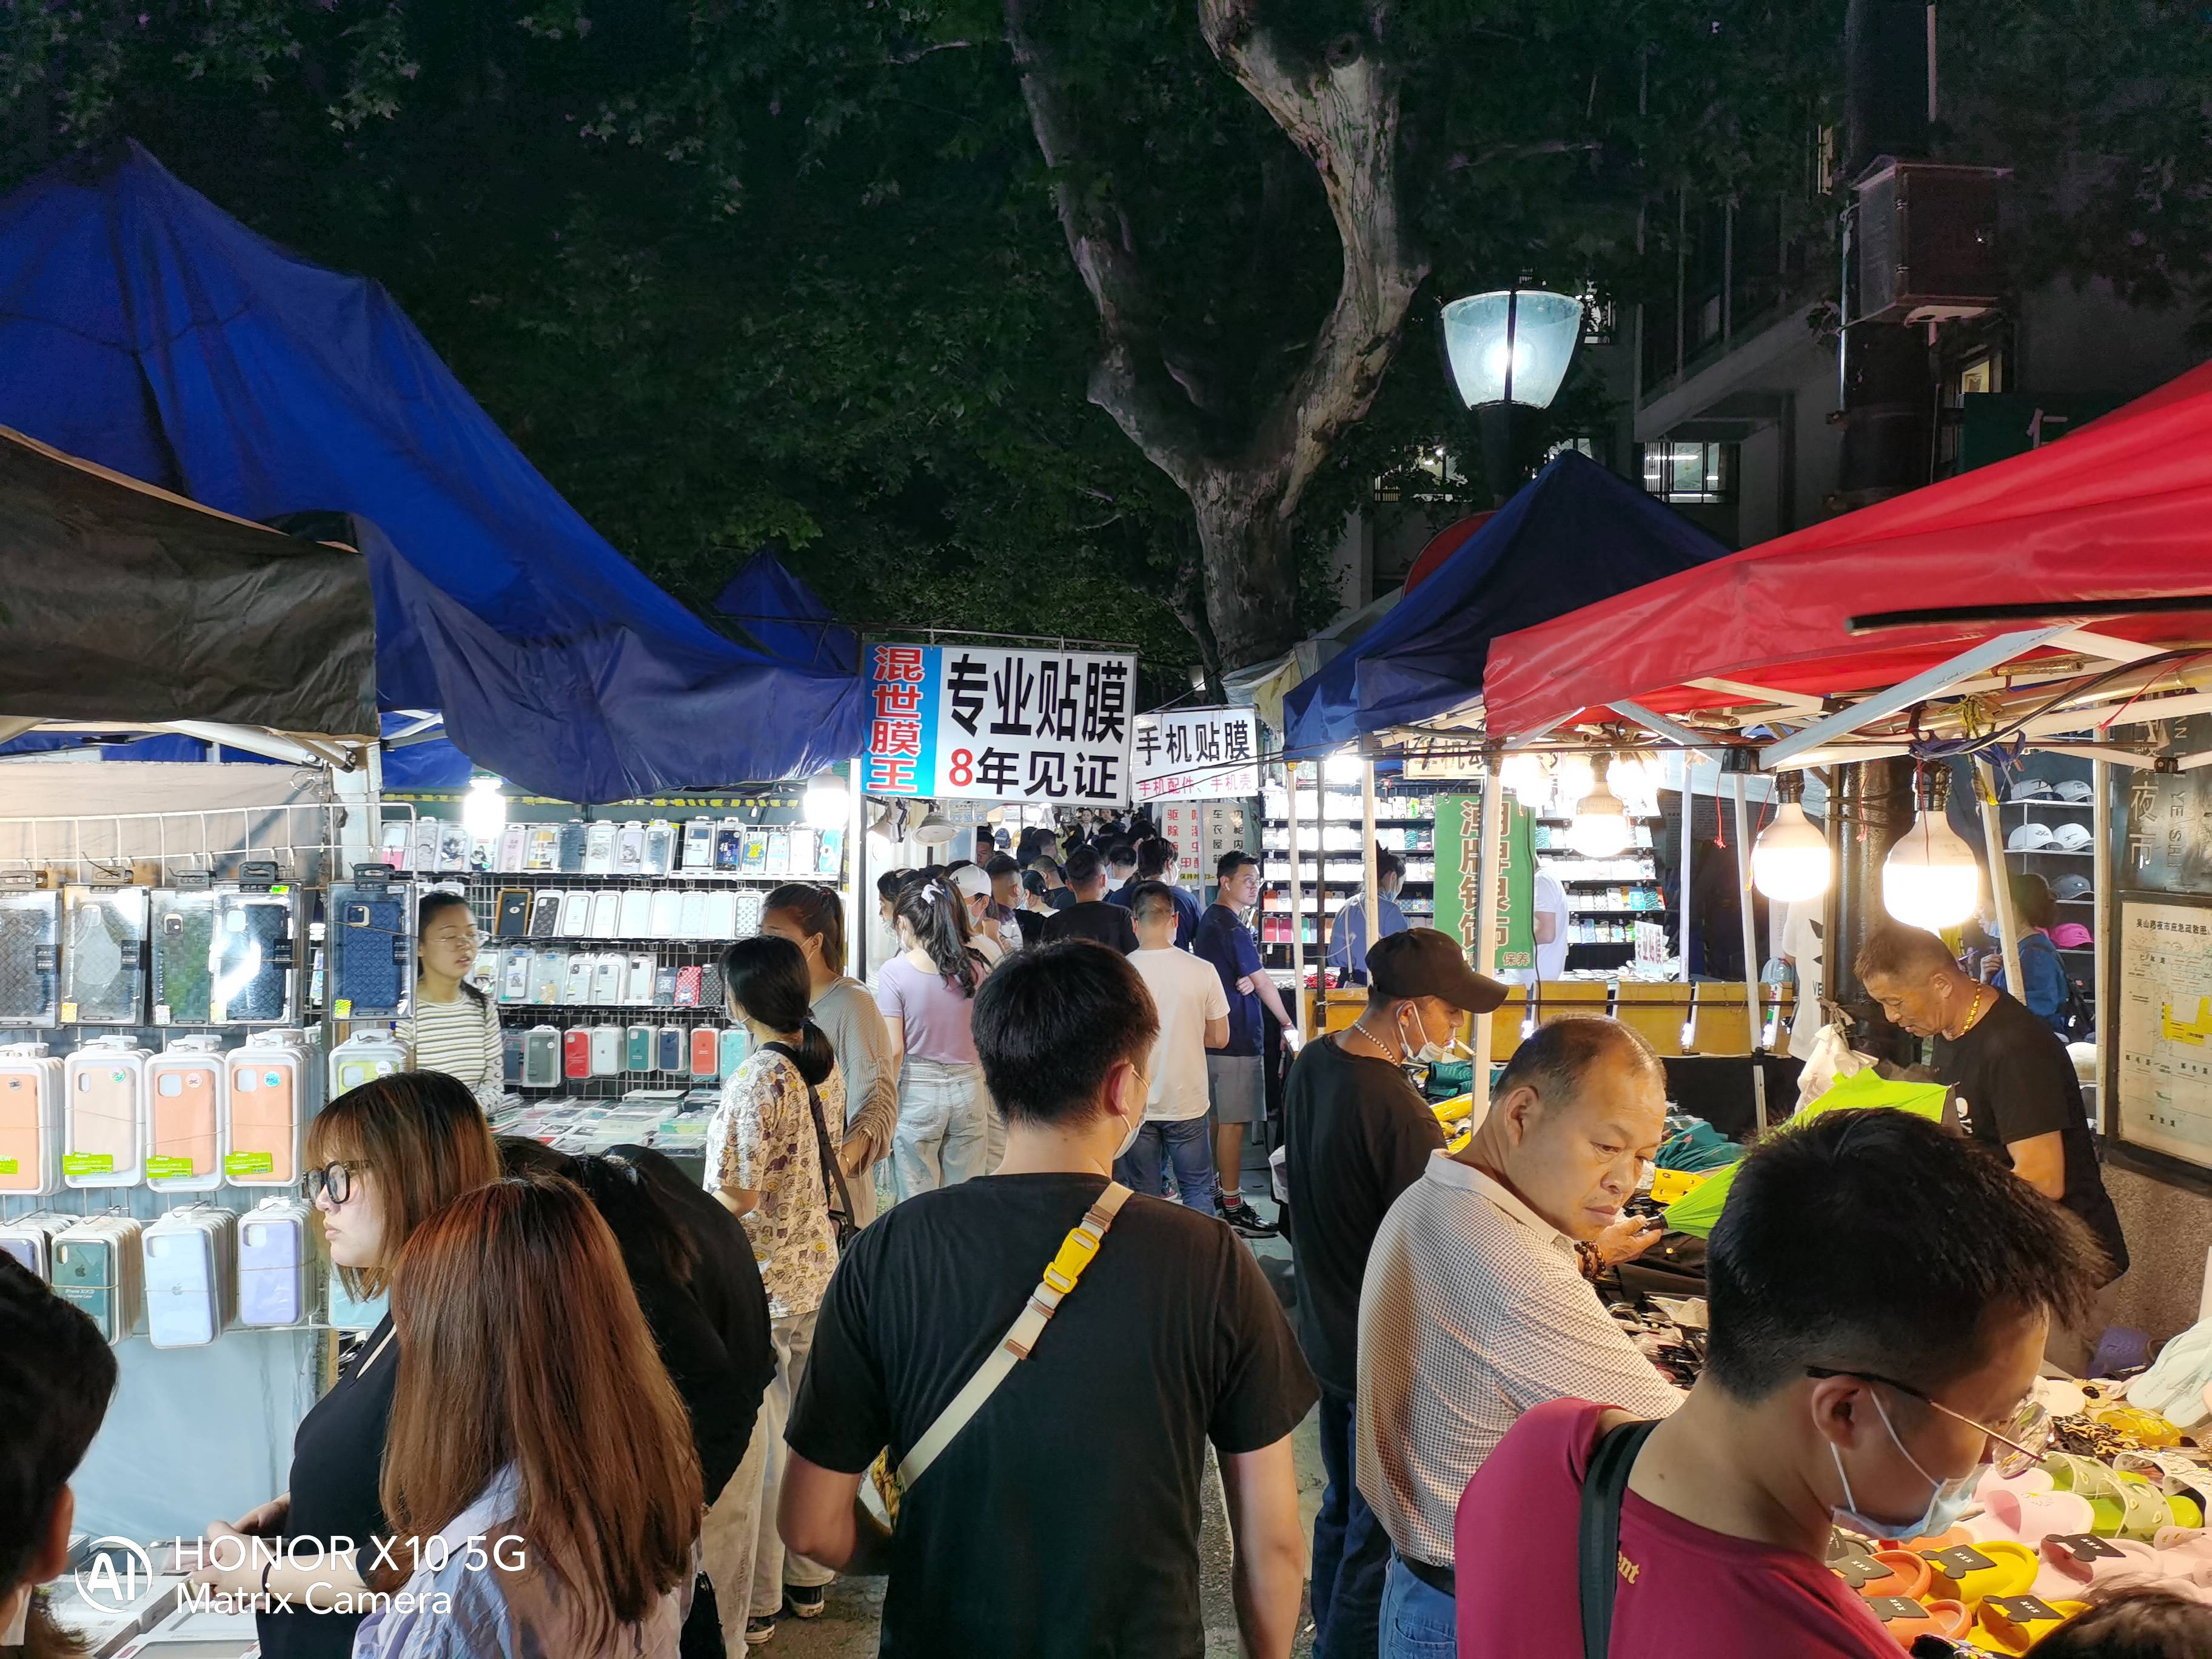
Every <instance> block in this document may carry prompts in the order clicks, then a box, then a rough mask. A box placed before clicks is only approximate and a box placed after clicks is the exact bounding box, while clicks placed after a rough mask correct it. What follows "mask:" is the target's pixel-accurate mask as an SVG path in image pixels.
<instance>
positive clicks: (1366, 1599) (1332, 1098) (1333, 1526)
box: [1283, 927, 1505, 1659]
mask: <svg viewBox="0 0 2212 1659" xmlns="http://www.w3.org/2000/svg"><path fill="white" fill-rule="evenodd" d="M1367 970H1368V987H1367V1007H1366V1010H1365V1011H1364V1012H1363V1013H1362V1014H1361V1015H1360V1016H1359V1018H1358V1019H1357V1020H1356V1021H1354V1022H1353V1023H1352V1024H1351V1025H1350V1026H1348V1027H1346V1029H1345V1030H1341V1031H1339V1032H1337V1033H1336V1034H1335V1035H1334V1036H1331V1037H1329V1038H1328V1040H1327V1041H1325V1042H1315V1043H1310V1044H1309V1045H1307V1047H1306V1049H1305V1051H1304V1053H1303V1054H1300V1055H1299V1056H1298V1059H1297V1064H1296V1065H1294V1066H1292V1067H1291V1076H1290V1082H1289V1084H1288V1085H1287V1086H1286V1088H1285V1091H1284V1097H1283V1131H1284V1142H1285V1146H1286V1147H1287V1149H1288V1150H1287V1152H1286V1153H1285V1163H1286V1164H1287V1165H1288V1169H1287V1174H1288V1176H1289V1179H1290V1188H1291V1203H1290V1209H1289V1211H1288V1212H1287V1213H1288V1214H1289V1217H1290V1231H1291V1249H1292V1251H1293V1253H1294V1255H1296V1257H1297V1297H1298V1300H1297V1316H1298V1340H1299V1343H1300V1345H1301V1346H1304V1349H1305V1352H1306V1363H1307V1364H1310V1365H1311V1366H1312V1367H1313V1371H1314V1376H1316V1379H1318V1380H1319V1382H1320V1383H1321V1387H1322V1397H1321V1448H1322V1463H1323V1465H1324V1466H1325V1468H1327V1470H1328V1490H1327V1491H1326V1492H1324V1493H1323V1494H1322V1506H1321V1513H1320V1514H1319V1515H1318V1516H1316V1517H1315V1520H1314V1547H1313V1614H1314V1626H1315V1631H1314V1653H1315V1654H1316V1659H1334V1656H1337V1655H1346V1654H1355V1653H1356V1654H1359V1655H1362V1656H1371V1655H1372V1654H1373V1653H1374V1652H1375V1651H1376V1616H1377V1613H1378V1611H1379V1609H1380V1607H1381V1605H1382V1597H1383V1572H1384V1570H1385V1569H1386V1568H1387V1567H1388V1565H1389V1559H1390V1541H1389V1537H1388V1535H1387V1534H1384V1533H1383V1529H1382V1528H1381V1527H1380V1526H1378V1525H1377V1524H1376V1520H1375V1517H1374V1516H1373V1515H1372V1514H1371V1513H1370V1510H1369V1509H1368V1506H1367V1504H1366V1503H1365V1501H1364V1499H1363V1498H1361V1497H1360V1495H1359V1489H1358V1486H1357V1485H1356V1484H1355V1483H1354V1480H1353V1468H1352V1427H1353V1409H1352V1402H1353V1393H1354V1389H1355V1388H1356V1386H1357V1383H1358V1369H1359V1364H1358V1360H1359V1285H1360V1279H1361V1277H1362V1276H1363V1275H1364V1273H1365V1272H1366V1270H1367V1253H1368V1250H1369V1249H1370V1246H1372V1245H1373V1243H1374V1242H1375V1232H1376V1228H1378V1227H1380V1226H1381V1225H1382V1224H1383V1215H1384V1214H1385V1212H1388V1211H1389V1207H1390V1206H1391V1204H1392V1203H1393V1202H1394V1201H1395V1200H1396V1198H1397V1196H1398V1194H1401V1193H1402V1192H1404V1191H1405V1190H1406V1188H1408V1187H1410V1186H1412V1185H1413V1182H1416V1181H1418V1180H1419V1179H1420V1176H1421V1171H1422V1170H1423V1169H1425V1167H1426V1166H1427V1164H1428V1161H1429V1154H1430V1153H1431V1152H1438V1151H1441V1150H1442V1149H1443V1145H1444V1136H1443V1129H1442V1128H1441V1127H1438V1125H1437V1120H1436V1115H1435V1114H1434V1113H1433V1112H1431V1110H1430V1109H1429V1108H1428V1106H1427V1104H1426V1103H1425V1102H1424V1101H1423V1100H1422V1099H1421V1097H1420V1096H1419V1095H1418V1094H1416V1093H1415V1092H1414V1091H1413V1085H1412V1084H1410V1083H1408V1082H1407V1079H1406V1073H1405V1072H1404V1071H1403V1070H1402V1069H1401V1067H1403V1066H1407V1065H1409V1064H1411V1063H1413V1062H1415V1061H1417V1060H1424V1059H1426V1060H1434V1059H1436V1058H1437V1057H1438V1054H1439V1051H1441V1050H1442V1049H1443V1048H1445V1046H1446V1045H1448V1044H1449V1043H1450V1042H1451V1041H1452V1039H1453V1036H1454V1034H1455V1032H1456V1031H1457V1030H1458V1028H1459V1024H1460V1021H1461V1019H1462V1017H1463V1016H1464V1015H1466V1014H1469V1013H1477V1014H1486V1013H1488V1012H1490V1011H1491V1010H1492V1009H1493V1008H1495V1007H1497V1006H1498V1005H1499V1004H1500V1003H1502V1002H1503V1001H1504V1000H1505V987H1504V986H1502V985H1499V984H1498V983H1496V982H1495V981H1492V980H1488V979H1485V978H1484V977H1483V976H1482V975H1480V974H1478V973H1476V972H1475V971H1474V969H1471V968H1469V967H1468V965H1467V957H1466V956H1465V955H1464V953H1462V951H1461V949H1460V947H1459V945H1458V943H1457V942H1456V941H1455V940H1454V939H1452V938H1451V937H1450V936H1449V934H1446V933H1438V932H1437V930H1436V929H1435V928H1433V927H1410V928H1407V930H1406V931H1405V932H1404V933H1391V934H1389V935H1387V936H1385V937H1384V938H1383V939H1379V940H1377V941H1376V945H1375V947H1374V948H1373V949H1372V950H1371V951H1369V952H1368V955H1367Z"/></svg>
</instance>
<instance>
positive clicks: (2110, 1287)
mask: <svg viewBox="0 0 2212 1659" xmlns="http://www.w3.org/2000/svg"><path fill="white" fill-rule="evenodd" d="M1857 967H1858V975H1859V980H1860V981H1861V982H1862V983H1863V984H1864V985H1865V987H1866V988H1867V994H1868V995H1869V996H1871V997H1872V998H1874V1000H1875V1001H1877V1002H1879V1003H1880V1004H1881V1011H1882V1012H1883V1014H1884V1015H1886V1016H1887V1018H1889V1019H1890V1020H1891V1022H1892V1023H1893V1024H1898V1025H1901V1026H1903V1027H1904V1028H1905V1030H1908V1031H1910V1032H1911V1033H1912V1035H1913V1036H1917V1037H1930V1036H1932V1037H1933V1038H1935V1040H1936V1041H1935V1070H1936V1078H1937V1079H1938V1080H1939V1081H1941V1082H1942V1083H1943V1084H1945V1085H1948V1087H1949V1088H1950V1089H1951V1090H1952V1091H1953V1093H1954V1097H1955V1098H1956V1099H1957V1101H1958V1106H1959V1117H1960V1123H1961V1125H1962V1126H1963V1127H1965V1128H1966V1133H1969V1134H1971V1135H1972V1136H1973V1137H1974V1139H1977V1140H1978V1141H1981V1142H1982V1143H1984V1145H1986V1146H1990V1147H1991V1148H1993V1149H1996V1150H1998V1151H2000V1152H2002V1154H2003V1155H2004V1157H2005V1158H2006V1159H2007V1160H2008V1162H2009V1163H2010V1164H2011V1165H2012V1169H2013V1173H2014V1174H2015V1175H2017V1176H2020V1178H2021V1180H2023V1181H2025V1182H2027V1183H2028V1185H2030V1186H2031V1187H2033V1188H2035V1189H2036V1191H2038V1192H2039V1193H2041V1194H2043V1195H2044V1196H2045V1198H2050V1199H2055V1200H2057V1202H2058V1203H2060V1204H2062V1205H2063V1206H2065V1207H2066V1208H2068V1209H2069V1210H2071V1211H2073V1212H2074V1213H2075V1214H2076V1215H2078V1216H2080V1217H2081V1219H2082V1220H2083V1221H2085V1222H2087V1224H2088V1226H2089V1231H2091V1232H2093V1234H2095V1235H2096V1238H2097V1243H2099V1244H2100V1246H2101V1247H2102V1248H2103V1249H2104V1252H2105V1254H2106V1255H2107V1256H2108V1257H2109V1258H2111V1262H2112V1269H2111V1272H2110V1273H2108V1274H2107V1275H2106V1279H2105V1282H2104V1285H2103V1288H2102V1289H2101V1290H2100V1291H2099V1293H2098V1306H2097V1309H2096V1310H2095V1311H2094V1312H2093V1315H2092V1317H2091V1319H2090V1321H2089V1324H2088V1326H2087V1327H2085V1328H2081V1329H2078V1330H2060V1329H2058V1328H2056V1327H2053V1328H2052V1330H2051V1344H2050V1347H2049V1350H2048V1354H2049V1358H2051V1360H2052V1362H2053V1363H2055V1364H2060V1365H2063V1366H2064V1367H2065V1368H2066V1369H2067V1370H2069V1371H2072V1372H2074V1373H2075V1375H2077V1376H2080V1375H2085V1374H2086V1373H2087V1368H2088V1365H2089V1362H2090V1359H2091V1358H2092V1357H2093V1353H2094V1351H2095V1346H2096V1343H2097V1340H2098V1339H2099V1338H2100V1336H2102V1335H2103V1334H2104V1330H2103V1327H2104V1323H2105V1321H2106V1316H2109V1314H2110V1313H2111V1310H2112V1304H2113V1300H2114V1297H2115V1290H2114V1281H2116V1280H2117V1279H2118V1278H2119V1276H2120V1275H2121V1274H2122V1273H2125V1272H2126V1271H2127V1267H2128V1246H2127V1241H2126V1239H2125V1238H2124V1237H2122V1236H2121V1233H2120V1218H2119V1214H2118V1212H2117V1211H2115V1210H2114V1209H2113V1208H2112V1199H2111V1197H2110V1196H2109V1195H2108V1194H2106V1191H2105V1178H2104V1176H2103V1174H2102V1173H2101V1172H2100V1170H2099V1169H2098V1167H2097V1146H2096V1142H2095V1141H2094V1140H2093V1139H2092V1138H2091V1136H2090V1133H2089V1118H2088V1114H2087V1111H2086V1110H2085V1109H2083V1107H2082V1103H2081V1082H2080V1080H2079V1079H2077V1078H2076V1077H2075V1073H2074V1062H2073V1060H2072V1059H2071V1057H2070V1056H2069V1055H2068V1054H2067V1052H2066V1048H2065V1045H2064V1044H2063V1043H2062V1042H2059V1040H2058V1038H2057V1036H2056V1035H2055V1034H2054V1033H2053V1032H2052V1031H2051V1028H2050V1027H2049V1026H2047V1025H2045V1024H2044V1023H2043V1022H2042V1021H2041V1020H2039V1019H2038V1018H2036V1017H2035V1016H2034V1015H2033V1014H2032V1013H2030V1012H2028V1011H2027V1007H2026V1006H2024V1005H2023V1004H2021V1003H2020V1002H2017V1001H2015V1000H2014V999H2013V998H2011V997H2009V996H2008V995H2007V994H2005V993H2004V992H2002V991H2000V990H1998V989H1997V988H1996V987H1994V986H1990V985H1983V984H1980V983H1978V982H1977V981H1975V980H1974V979H1973V978H1972V977H1971V976H1970V975H1967V974H1966V973H1965V972H1964V971H1962V970H1961V969H1960V966H1959V962H1958V958H1957V957H1954V956H1953V955H1952V954H1951V951H1950V949H1949V947H1948V946H1947V945H1945V944H1944V943H1943V941H1942V939H1938V938H1936V935H1935V934H1933V933H1927V932H1925V931H1923V929H1921V928H1918V927H1897V926H1891V927H1884V928H1882V929H1881V930H1880V931H1879V932H1877V933H1875V935H1874V936H1873V937H1872V938H1871V939H1869V940H1868V941H1867V942H1866V944H1865V945H1864V946H1863V948H1862V949H1861V950H1860V951H1859V954H1858V963H1857Z"/></svg>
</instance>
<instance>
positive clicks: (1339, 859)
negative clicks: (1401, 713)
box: [1258, 776, 1465, 968]
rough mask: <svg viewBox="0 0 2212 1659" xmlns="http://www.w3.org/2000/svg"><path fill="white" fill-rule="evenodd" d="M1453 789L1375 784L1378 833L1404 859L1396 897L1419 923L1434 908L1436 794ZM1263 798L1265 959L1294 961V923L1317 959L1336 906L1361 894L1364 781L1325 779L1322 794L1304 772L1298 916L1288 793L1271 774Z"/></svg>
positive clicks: (1426, 922)
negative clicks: (1294, 909) (1361, 788)
mask: <svg viewBox="0 0 2212 1659" xmlns="http://www.w3.org/2000/svg"><path fill="white" fill-rule="evenodd" d="M1461 787H1462V788H1463V787H1465V786H1461ZM1447 793H1451V787H1449V786H1437V785H1432V784H1424V783H1407V782H1401V781H1395V780H1393V781H1389V784H1388V785H1387V787H1385V786H1382V785H1379V784H1378V787H1377V789H1376V796H1375V840H1376V844H1377V845H1379V846H1381V847H1383V848H1386V849H1388V850H1389V851H1391V852H1395V853H1396V854H1399V855H1400V856H1401V858H1403V859H1404V860H1406V881H1405V885H1404V886H1403V887H1401V889H1400V890H1399V893H1398V898H1397V904H1398V908H1399V909H1401V910H1402V911H1403V912H1405V915H1406V920H1407V922H1409V923H1410V924H1412V925H1413V927H1428V926H1430V925H1431V923H1432V922H1433V921H1434V919H1435V916H1436V908H1437V907H1436V897H1435V891H1436V875H1437V855H1436V846H1437V838H1436V831H1437V823H1436V811H1437V809H1436V797H1437V796H1438V795H1441V794H1447ZM1260 802H1261V824H1260V878H1261V880H1260V917H1259V925H1258V931H1259V934H1260V949H1261V959H1262V960H1263V961H1265V962H1266V963H1267V965H1268V966H1269V967H1271V968H1288V967H1289V966H1290V964H1291V929H1292V927H1298V928H1300V929H1302V930H1303V932H1304V944H1305V947H1306V953H1307V960H1308V963H1316V962H1318V961H1319V960H1321V957H1322V955H1324V954H1325V953H1326V952H1327V950H1328V932H1329V929H1330V928H1331V927H1333V926H1334V924H1335V921H1336V913H1337V912H1338V911H1340V910H1341V909H1342V908H1344V907H1345V906H1346V904H1348V903H1350V902H1352V901H1353V900H1355V899H1357V898H1358V896H1359V895H1360V890H1361V888H1362V886H1363V885H1364V882H1365V880H1366V854H1365V851H1364V848H1363V847H1362V846H1361V841H1362V824H1363V823H1364V818H1363V815H1362V809H1361V805H1360V791H1359V786H1358V783H1356V782H1352V783H1341V782H1331V781H1327V780H1326V779H1324V780H1323V781H1322V787H1321V790H1320V793H1319V794H1318V795H1316V792H1315V790H1314V787H1313V786H1312V785H1311V784H1310V783H1309V782H1307V781H1306V780H1305V778H1304V777H1303V776H1302V777H1301V778H1300V780H1299V785H1298V865H1299V869H1298V880H1299V886H1300V889H1301V890H1302V893H1303V896H1304V906H1303V908H1302V910H1301V911H1300V913H1299V914H1298V915H1297V916H1295V917H1293V916H1292V915H1291V841H1290V816H1289V813H1290V797H1289V794H1288V793H1287V792H1286V791H1285V788H1284V787H1283V786H1282V785H1281V784H1279V783H1276V782H1274V781H1272V780H1270V781H1267V782H1266V783H1265V784H1264V787H1262V789H1261V797H1260ZM1316 830H1318V837H1316ZM1316 839H1318V842H1319V851H1318V853H1316ZM1316 898H1318V903H1316ZM1316 953H1320V954H1316Z"/></svg>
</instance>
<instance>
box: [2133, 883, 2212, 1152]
mask: <svg viewBox="0 0 2212 1659" xmlns="http://www.w3.org/2000/svg"><path fill="white" fill-rule="evenodd" d="M2119 1000H2120V1011H2119V1012H2120V1018H2119V1031H2120V1042H2119V1066H2118V1071H2119V1076H2118V1085H2119V1097H2118V1107H2119V1110H2118V1122H2117V1125H2115V1126H2114V1127H2116V1129H2117V1133H2118V1139H2121V1140H2124V1141H2126V1142H2127V1143H2129V1144H2130V1146H2145V1147H2148V1148H2149V1149H2150V1150H2151V1151H2153V1152H2164V1153H2166V1155H2167V1156H2169V1157H2172V1158H2185V1159H2187V1160H2188V1161H2189V1162H2190V1163H2191V1164H2200V1165H2203V1166H2204V1167H2207V1168H2212V908H2207V907H2206V906H2203V905H2201V904H2162V903H2152V902H2144V901H2142V900H2138V899H2123V900H2121V902H2120V993H2119Z"/></svg>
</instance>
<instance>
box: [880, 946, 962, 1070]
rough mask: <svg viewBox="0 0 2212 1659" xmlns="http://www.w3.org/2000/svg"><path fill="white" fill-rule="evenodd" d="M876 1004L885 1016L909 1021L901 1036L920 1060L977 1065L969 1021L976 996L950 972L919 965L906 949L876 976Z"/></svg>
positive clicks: (906, 1022)
mask: <svg viewBox="0 0 2212 1659" xmlns="http://www.w3.org/2000/svg"><path fill="white" fill-rule="evenodd" d="M876 1006H877V1007H878V1008H879V1009H881V1010H882V1011H883V1016H884V1018H885V1019H896V1020H903V1021H904V1022H905V1024H904V1027H903V1028H902V1031H901V1034H900V1040H901V1042H902V1044H903V1045H904V1047H905V1049H906V1052H907V1053H908V1054H911V1055H913V1056H914V1057H915V1059H916V1060H941V1061H943V1062H944V1063H945V1064H946V1065H948V1066H973V1065H974V1064H975V1033H974V1031H973V1030H971V1029H970V1027H969V1019H970V1018H971V1017H972V1016H973V1014H974V1012H975V1000H974V999H973V998H971V997H969V996H968V995H967V994H965V993H964V992H963V991H962V990H961V988H960V987H959V986H958V984H957V983H956V982H955V981H951V980H949V979H947V978H945V975H942V974H938V973H931V972H927V971H925V970H924V969H920V968H917V967H915V965H914V964H913V963H910V962H908V960H907V959H906V953H905V952H904V951H901V952H900V953H899V954H898V955H897V956H895V957H892V958H891V959H890V961H889V962H887V963H884V967H883V971H882V972H881V973H879V974H878V975H876Z"/></svg>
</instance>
